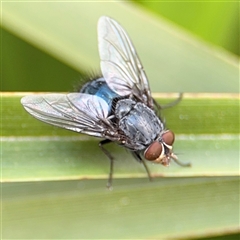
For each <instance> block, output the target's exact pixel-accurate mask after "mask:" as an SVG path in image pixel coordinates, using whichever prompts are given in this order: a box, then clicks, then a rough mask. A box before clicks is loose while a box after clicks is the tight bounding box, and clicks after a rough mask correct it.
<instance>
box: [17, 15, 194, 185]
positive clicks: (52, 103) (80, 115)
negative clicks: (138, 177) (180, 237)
mask: <svg viewBox="0 0 240 240" xmlns="http://www.w3.org/2000/svg"><path fill="white" fill-rule="evenodd" d="M98 48H99V55H100V60H101V72H102V77H100V78H97V79H95V80H92V81H90V82H88V83H86V84H85V85H84V86H83V87H82V88H81V90H80V91H79V92H77V93H68V94H44V95H32V96H25V97H23V98H22V99H21V103H22V105H23V106H24V108H25V109H26V110H27V111H28V112H29V113H30V114H31V115H32V116H34V117H35V118H37V119H39V120H41V121H43V122H46V123H49V124H52V125H54V126H58V127H61V128H65V129H68V130H72V131H74V132H78V133H85V134H88V135H91V136H94V137H100V138H104V140H102V141H100V142H99V147H100V148H101V149H102V151H103V152H104V153H105V154H106V155H107V157H108V158H109V160H110V173H109V177H108V182H107V187H108V188H111V186H112V175H113V162H114V161H113V160H114V158H113V156H112V155H111V153H110V152H109V151H107V150H106V148H105V147H104V146H105V144H108V143H111V142H116V143H117V144H119V145H121V146H124V147H125V148H127V149H128V150H130V151H131V153H132V155H133V156H134V157H135V158H136V159H137V160H138V161H139V162H141V163H143V165H144V167H145V169H146V171H147V173H148V176H149V178H150V173H149V171H148V168H147V165H146V163H145V159H146V160H148V161H150V162H154V163H161V164H162V165H164V166H168V165H169V164H170V161H171V159H172V160H174V161H175V162H176V163H178V164H180V165H182V166H189V165H190V164H188V163H187V164H183V163H181V162H179V161H178V158H177V156H176V155H175V154H174V153H173V143H174V140H175V137H174V133H173V132H172V131H171V130H168V129H166V127H165V126H164V123H163V121H162V120H161V119H160V117H159V116H158V110H161V107H160V106H159V105H158V104H157V103H156V102H155V101H154V99H153V98H152V96H151V91H150V87H149V83H148V79H147V76H146V74H145V71H144V69H143V66H142V64H141V62H140V60H139V57H138V55H137V52H136V50H135V48H134V46H133V44H132V42H131V40H130V39H129V37H128V35H127V33H126V32H125V31H124V29H123V28H122V27H121V26H120V25H119V24H118V23H117V22H116V21H114V20H113V19H111V18H109V17H105V16H103V17H101V18H100V19H99V21H98ZM179 100H180V98H179V99H177V100H176V102H175V103H177V102H178V101H179ZM175 103H173V104H172V105H175Z"/></svg>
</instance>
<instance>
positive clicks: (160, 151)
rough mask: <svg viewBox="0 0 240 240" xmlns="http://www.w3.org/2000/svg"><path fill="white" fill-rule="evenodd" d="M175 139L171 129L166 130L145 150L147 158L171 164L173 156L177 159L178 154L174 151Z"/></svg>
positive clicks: (165, 164) (166, 164)
mask: <svg viewBox="0 0 240 240" xmlns="http://www.w3.org/2000/svg"><path fill="white" fill-rule="evenodd" d="M174 140H175V136H174V133H173V132H172V131H170V130H168V131H165V132H164V133H162V135H161V137H160V138H159V139H157V140H156V141H154V142H153V143H151V144H150V145H149V147H148V148H147V149H146V150H145V151H144V157H145V159H146V160H148V161H151V162H154V163H161V164H162V165H164V166H168V165H169V163H170V161H171V158H172V159H174V160H176V161H177V156H176V155H175V154H174V153H173V151H172V148H173V147H172V146H173V143H174Z"/></svg>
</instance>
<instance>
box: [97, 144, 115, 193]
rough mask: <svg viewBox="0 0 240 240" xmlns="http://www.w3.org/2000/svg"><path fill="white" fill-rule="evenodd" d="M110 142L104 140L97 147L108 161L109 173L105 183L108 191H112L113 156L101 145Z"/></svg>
mask: <svg viewBox="0 0 240 240" xmlns="http://www.w3.org/2000/svg"><path fill="white" fill-rule="evenodd" d="M111 142H112V141H111V140H109V139H104V140H102V141H101V142H99V144H98V146H99V147H100V148H101V150H102V151H103V152H104V153H105V154H106V156H107V157H108V158H109V160H110V172H109V177H108V182H107V188H108V189H109V190H112V178H113V161H114V158H113V156H112V155H111V154H110V152H109V151H108V150H107V149H106V148H104V147H103V145H105V144H108V143H111Z"/></svg>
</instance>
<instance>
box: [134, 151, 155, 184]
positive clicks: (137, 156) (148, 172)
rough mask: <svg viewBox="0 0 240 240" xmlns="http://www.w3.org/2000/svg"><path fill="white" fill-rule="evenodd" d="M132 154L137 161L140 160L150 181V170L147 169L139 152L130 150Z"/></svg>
mask: <svg viewBox="0 0 240 240" xmlns="http://www.w3.org/2000/svg"><path fill="white" fill-rule="evenodd" d="M132 155H133V156H134V158H135V159H136V160H137V161H138V162H141V163H142V164H143V166H144V168H145V170H146V172H147V175H148V179H149V181H152V177H151V174H150V171H149V169H148V166H147V164H146V162H145V161H144V160H143V159H142V158H141V156H140V154H139V153H138V152H132Z"/></svg>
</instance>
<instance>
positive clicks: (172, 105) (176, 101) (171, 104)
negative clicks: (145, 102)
mask: <svg viewBox="0 0 240 240" xmlns="http://www.w3.org/2000/svg"><path fill="white" fill-rule="evenodd" d="M182 98H183V93H179V96H178V98H177V99H175V100H174V101H172V102H170V103H167V104H165V105H160V104H158V103H157V102H156V100H155V99H153V102H154V105H155V107H156V108H157V110H158V111H160V110H163V109H166V108H170V107H174V106H175V105H177V104H178V103H179V102H181V100H182Z"/></svg>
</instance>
